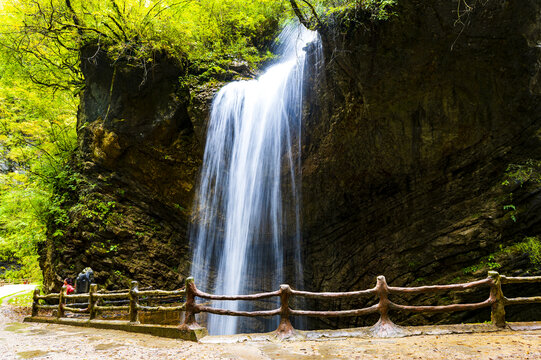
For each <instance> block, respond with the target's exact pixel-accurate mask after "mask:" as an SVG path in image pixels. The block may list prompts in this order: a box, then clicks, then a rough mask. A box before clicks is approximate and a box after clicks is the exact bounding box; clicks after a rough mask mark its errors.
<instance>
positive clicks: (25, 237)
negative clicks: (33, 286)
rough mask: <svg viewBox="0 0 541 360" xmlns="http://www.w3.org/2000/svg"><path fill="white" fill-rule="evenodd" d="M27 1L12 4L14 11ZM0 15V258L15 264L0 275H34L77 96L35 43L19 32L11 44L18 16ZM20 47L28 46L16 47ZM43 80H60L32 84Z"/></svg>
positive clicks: (70, 144) (71, 139)
mask: <svg viewBox="0 0 541 360" xmlns="http://www.w3.org/2000/svg"><path fill="white" fill-rule="evenodd" d="M27 5H28V4H27V3H24V4H18V6H19V8H21V9H23V8H25V6H27ZM7 9H9V6H8V5H7V4H4V9H3V10H7ZM0 17H1V19H0V23H1V24H2V30H3V31H2V32H0V44H2V45H3V47H2V51H0V261H7V262H13V261H15V262H18V263H19V264H20V265H21V267H20V268H16V267H15V268H12V269H11V270H8V271H6V272H4V273H3V274H2V275H0V277H3V278H6V279H10V280H17V279H21V278H30V279H33V280H35V281H39V280H40V279H41V273H40V269H39V265H38V255H37V246H38V244H39V243H40V242H42V241H44V240H45V234H46V223H47V219H48V218H49V213H50V212H51V211H52V212H54V210H55V207H54V202H53V201H52V199H51V194H52V192H53V190H54V189H53V183H54V182H55V181H56V178H57V177H59V176H61V175H62V171H63V170H62V169H63V168H64V167H65V166H66V164H67V161H68V159H69V157H70V155H71V153H72V151H73V149H74V148H75V146H76V139H75V114H76V110H77V102H76V99H75V98H74V97H73V95H72V91H68V90H66V89H68V88H70V85H69V84H70V81H71V78H69V77H67V76H65V74H64V73H62V72H61V71H58V72H55V69H57V67H51V68H49V67H48V66H46V65H45V64H44V63H43V62H42V59H38V57H39V56H41V55H45V53H44V52H42V51H45V50H44V48H43V47H41V45H40V43H39V42H29V41H27V42H25V39H24V38H23V37H20V38H17V39H18V40H19V41H20V42H19V43H16V45H17V48H12V47H11V46H13V45H15V44H14V43H13V42H11V41H12V40H14V39H15V37H14V32H13V31H11V30H13V28H12V26H13V25H14V24H15V23H17V22H18V21H21V18H20V17H16V16H14V15H13V14H10V13H9V12H7V11H4V12H2V14H0ZM6 28H8V29H9V30H10V31H6ZM26 40H29V39H28V38H27V39H26ZM42 40H44V39H42ZM10 45H11V46H10ZM25 47H29V48H33V50H32V52H27V51H24V50H23V51H18V50H20V49H25ZM60 55H63V53H62V54H58V55H57V56H60ZM59 61H60V60H59ZM59 63H60V62H59ZM45 80H46V81H49V82H51V83H52V82H60V81H61V82H62V83H63V86H62V87H54V86H43V85H38V84H37V83H39V82H42V81H45ZM58 219H59V221H60V220H63V221H67V220H66V218H63V219H62V217H60V216H59V217H58Z"/></svg>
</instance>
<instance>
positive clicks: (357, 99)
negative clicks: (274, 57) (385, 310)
mask: <svg viewBox="0 0 541 360" xmlns="http://www.w3.org/2000/svg"><path fill="white" fill-rule="evenodd" d="M398 3H399V6H398V8H397V12H398V16H396V17H394V18H392V19H391V20H389V21H387V22H372V21H369V20H367V19H368V18H367V16H366V15H365V14H363V13H358V14H357V15H351V16H350V18H349V20H348V21H346V20H345V18H344V17H343V16H342V14H339V15H336V16H335V17H331V18H328V19H327V20H326V23H327V24H328V26H327V27H326V28H324V29H323V42H324V45H323V47H324V52H325V64H324V71H323V72H322V73H320V76H318V77H317V78H314V79H308V80H307V81H308V83H307V89H308V91H309V94H308V96H307V98H308V99H310V100H309V101H308V104H307V105H306V123H305V127H304V137H303V141H302V143H303V149H302V157H303V160H302V163H303V208H302V210H303V238H304V246H303V248H304V251H305V263H306V276H305V279H307V283H306V288H307V289H310V290H318V291H333V290H334V291H336V290H341V291H346V290H353V289H363V288H369V287H373V286H374V284H375V277H376V275H379V274H384V275H385V276H386V277H387V281H388V282H389V284H391V285H416V284H421V283H423V284H424V283H438V282H439V283H443V282H450V281H453V280H454V281H455V282H456V281H461V280H464V274H463V271H462V270H463V269H464V268H465V267H467V266H470V265H472V264H475V263H478V262H479V260H480V259H481V258H482V257H483V256H486V255H487V254H490V253H492V252H495V251H496V250H498V247H499V245H500V244H502V245H506V244H509V243H511V242H513V241H516V240H518V239H521V238H523V237H524V236H526V235H535V234H538V233H539V230H540V225H541V222H540V220H541V218H540V216H539V214H540V213H541V212H540V211H541V208H540V207H539V205H540V204H539V192H538V191H537V190H535V189H533V188H528V186H524V187H522V188H520V189H517V194H516V195H517V196H515V198H514V201H515V202H514V204H515V205H516V206H517V208H520V209H522V210H521V215H520V216H519V220H518V221H517V222H514V221H513V220H512V219H511V217H510V216H509V214H508V213H507V212H506V211H504V210H503V205H505V201H508V197H507V195H508V193H507V192H506V191H505V189H504V187H502V186H501V182H502V179H503V174H504V172H505V170H506V168H507V166H508V164H510V163H521V162H524V161H526V160H527V159H530V158H534V159H538V158H539V157H540V156H541V146H540V145H541V143H540V138H539V130H540V128H541V78H540V64H541V46H540V45H539V44H541V3H540V2H539V1H535V0H532V1H521V2H512V1H488V2H486V4H484V3H485V2H483V4H481V2H476V6H475V9H473V11H472V12H471V13H469V14H468V15H464V16H463V17H462V23H461V22H460V21H457V20H458V19H457V12H456V9H457V3H456V1H413V0H403V1H399V2H398ZM507 266H508V267H507V268H506V267H505V266H504V267H503V268H502V272H505V270H506V269H509V268H512V267H513V264H512V263H510V264H507ZM479 276H486V273H483V274H482V275H477V277H479ZM442 297H443V296H442ZM482 297H484V298H483V299H482V300H484V299H485V298H486V297H488V291H485V292H483V295H482ZM455 300H456V299H455ZM431 301H433V299H431ZM351 305H357V306H358V305H359V303H355V304H352V303H347V304H346V302H343V303H341V304H333V306H334V307H339V306H351ZM321 306H322V307H324V306H323V305H321ZM326 306H328V305H326ZM459 316H460V319H463V320H467V319H469V318H470V316H471V314H465V315H464V314H463V315H459ZM537 316H539V312H538V314H537ZM395 318H396V315H395ZM485 320H486V319H485ZM362 321H363V320H362V319H357V318H351V319H344V320H340V321H330V322H325V323H320V326H324V327H328V326H329V325H337V324H339V325H342V326H343V325H352V324H359V323H361V322H362ZM371 321H373V319H372V320H371ZM420 321H421V322H422V321H424V320H420Z"/></svg>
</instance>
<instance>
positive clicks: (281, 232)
mask: <svg viewBox="0 0 541 360" xmlns="http://www.w3.org/2000/svg"><path fill="white" fill-rule="evenodd" d="M279 39H280V42H281V46H280V53H281V57H280V59H281V60H280V62H279V63H277V64H275V65H273V66H271V67H270V68H269V69H268V70H267V71H266V72H265V73H264V74H262V75H261V76H260V77H259V78H258V79H256V80H250V81H236V82H232V83H230V84H228V85H226V86H225V87H224V88H223V89H221V90H220V91H219V92H218V94H217V95H216V97H215V99H214V101H213V104H212V110H211V117H210V122H209V127H208V132H207V143H206V148H205V154H204V160H203V168H202V173H201V179H200V184H199V189H198V195H197V199H196V204H195V207H194V213H193V216H194V224H195V225H194V226H193V227H192V230H191V234H190V237H191V242H192V248H193V262H192V269H191V270H192V274H193V276H194V278H195V282H196V285H197V286H198V288H200V289H202V290H204V291H207V292H210V293H214V294H227V295H236V294H248V293H254V292H260V291H273V290H276V289H278V288H279V285H280V284H281V283H284V282H285V281H286V280H287V281H290V282H289V283H290V284H291V285H293V286H295V287H301V286H302V268H301V252H300V230H299V227H300V225H299V221H300V220H299V205H300V184H299V178H300V158H299V154H300V130H301V117H302V116H301V113H302V97H303V91H302V90H303V87H302V83H303V77H304V76H305V74H304V71H305V69H304V67H305V51H304V50H303V48H304V47H305V46H306V44H308V43H311V42H314V41H317V33H315V32H312V31H309V30H306V29H305V28H304V27H300V26H290V27H287V28H286V29H285V30H284V31H283V32H282V34H281V35H280V37H279ZM286 269H287V270H286ZM276 301H277V300H276ZM212 306H213V307H216V308H223V309H230V310H253V309H256V308H257V309H273V308H276V307H277V302H270V303H269V302H264V303H258V304H255V305H254V304H244V302H243V303H241V302H239V301H234V302H233V301H215V302H213V303H212ZM241 319H242V320H241V321H239V318H236V317H230V316H217V315H209V316H208V319H207V328H208V330H209V333H210V334H212V335H218V334H220V335H222V334H234V333H237V332H246V331H258V330H259V331H269V330H274V329H275V328H276V326H277V325H278V319H277V318H276V319H272V320H269V321H261V320H256V321H248V320H247V318H241Z"/></svg>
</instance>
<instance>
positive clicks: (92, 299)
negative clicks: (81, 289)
mask: <svg viewBox="0 0 541 360" xmlns="http://www.w3.org/2000/svg"><path fill="white" fill-rule="evenodd" d="M97 292H98V285H97V284H90V292H89V294H88V310H89V312H90V315H89V319H90V320H94V319H95V318H96V302H97V301H96V293H97Z"/></svg>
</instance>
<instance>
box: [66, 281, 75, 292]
mask: <svg viewBox="0 0 541 360" xmlns="http://www.w3.org/2000/svg"><path fill="white" fill-rule="evenodd" d="M64 286H65V287H66V294H67V295H69V294H71V293H72V292H74V291H75V288H74V287H73V281H72V280H71V278H65V279H64Z"/></svg>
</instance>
